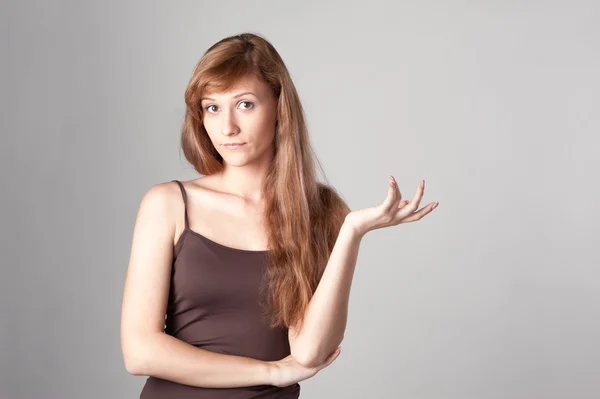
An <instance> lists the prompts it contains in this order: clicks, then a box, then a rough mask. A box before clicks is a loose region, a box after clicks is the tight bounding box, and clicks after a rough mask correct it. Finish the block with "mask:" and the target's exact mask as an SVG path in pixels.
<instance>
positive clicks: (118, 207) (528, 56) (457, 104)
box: [0, 0, 600, 399]
mask: <svg viewBox="0 0 600 399" xmlns="http://www.w3.org/2000/svg"><path fill="white" fill-rule="evenodd" d="M0 14H1V17H0V23H1V26H2V28H1V29H2V32H1V33H2V35H1V39H0V45H1V46H2V47H1V51H0V54H1V56H2V62H1V65H0V68H2V70H1V73H0V79H1V80H0V82H1V86H0V87H1V93H2V96H1V101H2V103H1V104H0V109H2V117H1V118H0V123H1V131H2V141H1V145H0V162H1V164H0V176H1V177H2V186H1V187H2V195H1V196H0V198H1V201H2V202H1V204H2V206H1V220H0V222H1V226H2V229H1V231H0V234H1V236H0V238H1V244H0V245H1V248H0V249H1V250H2V256H1V259H2V278H1V282H0V284H1V286H0V289H1V291H0V296H1V297H0V300H1V301H0V310H1V312H2V313H1V316H2V318H1V330H0V334H1V335H0V338H1V339H0V351H1V353H0V359H1V363H0V367H1V369H0V397H2V398H3V399H4V398H6V399H12V398H19V399H20V398H28V399H29V398H61V399H64V398H90V399H93V398H135V397H138V395H139V392H140V390H141V387H142V385H143V383H144V381H145V377H135V376H132V375H129V374H128V373H127V372H126V370H125V368H124V365H123V360H122V357H121V349H120V343H119V323H120V310H121V299H122V294H123V284H124V278H125V273H126V269H127V263H128V257H129V251H130V248H131V238H132V233H133V226H134V222H135V217H136V212H137V209H138V206H139V203H140V200H141V198H142V195H143V194H144V193H145V192H146V190H148V189H149V188H150V187H151V186H152V185H153V184H156V183H159V182H165V181H169V180H172V179H182V180H186V179H192V178H195V177H198V176H199V175H197V174H196V173H195V172H194V170H193V168H192V167H191V165H189V164H188V163H187V162H186V161H185V158H184V157H183V153H182V152H181V150H180V148H179V137H180V136H179V134H180V133H179V129H180V126H181V122H182V120H183V114H184V101H183V94H184V90H185V88H186V85H187V83H188V79H189V78H190V76H191V73H192V71H193V69H194V66H195V65H196V62H197V61H198V60H199V58H200V57H201V56H202V54H203V53H204V51H206V49H207V48H208V47H209V46H210V45H212V44H213V43H214V42H216V41H218V40H220V39H222V38H224V37H226V36H229V35H233V34H237V33H241V32H245V31H250V32H254V33H259V34H261V35H263V36H264V37H266V38H267V39H268V40H269V41H271V42H272V43H273V45H274V46H275V47H276V48H277V50H278V51H279V52H280V54H281V56H282V57H283V59H284V61H285V63H286V64H287V66H288V68H289V70H290V72H291V74H292V78H293V80H294V82H295V84H296V87H297V89H298V91H299V94H300V97H301V100H302V101H303V105H304V107H305V109H306V115H307V121H308V127H309V131H310V134H311V140H312V143H313V145H314V147H315V149H316V151H317V155H318V157H319V159H320V161H321V163H322V165H323V167H324V169H325V172H326V176H327V178H328V179H329V182H330V183H331V184H332V185H334V186H335V187H336V188H337V189H338V190H339V191H340V193H341V194H342V195H343V197H344V198H345V199H346V200H347V201H348V203H349V205H350V206H351V208H353V209H358V208H362V207H366V206H371V205H376V204H378V203H380V202H381V201H382V200H383V199H384V198H385V195H386V192H387V178H388V175H390V174H393V175H394V176H395V177H396V179H397V181H398V183H399V186H400V189H401V191H402V193H403V194H404V195H405V196H406V197H411V196H412V195H413V193H414V192H415V190H416V188H417V184H418V182H419V181H420V180H421V179H425V181H426V189H425V196H424V199H423V203H424V204H426V203H429V202H431V201H439V202H440V205H439V207H438V208H437V209H436V210H434V211H433V212H432V213H431V214H430V215H429V216H427V217H426V218H424V219H423V220H421V221H419V222H416V223H411V224H402V225H400V226H397V227H392V228H387V229H383V230H376V231H373V232H370V233H368V234H367V235H366V236H365V238H364V240H363V242H362V244H361V249H360V254H359V259H358V264H357V268H356V272H355V276H354V282H353V286H352V293H351V301H350V313H349V321H348V326H347V330H346V336H345V340H344V342H343V343H342V353H341V355H340V357H339V358H338V359H337V360H336V361H335V362H334V363H333V364H332V365H331V366H330V367H329V368H327V369H324V370H323V371H321V372H320V373H319V374H317V376H315V377H314V378H312V379H310V380H307V381H304V382H302V383H301V386H302V394H301V397H302V398H415V399H442V398H444V399H446V398H452V399H453V398H456V399H463V398H465V399H466V398H474V399H475V398H476V399H496V398H498V399H506V398H511V399H512V398H523V399H525V398H527V399H529V398H544V399H550V398H578V399H583V398H598V397H600V386H599V384H598V382H599V379H600V344H599V341H600V282H599V279H600V272H599V271H598V266H599V265H600V261H599V260H600V256H599V254H598V247H599V244H600V242H599V237H600V229H599V224H600V222H599V216H600V212H599V211H598V208H597V206H598V203H599V200H600V190H599V188H598V187H599V186H598V181H599V176H598V173H597V171H598V170H599V169H600V168H599V166H600V161H599V159H600V151H599V149H598V148H599V145H600V140H599V139H598V134H599V133H600V122H599V120H598V114H599V110H600V101H599V100H600V95H599V93H600V78H599V71H600V5H599V4H598V2H596V1H591V0H590V1H566V0H565V1H501V0H496V1H442V0H439V1H413V2H408V1H389V2H383V1H374V0H371V1H368V2H364V1H354V2H352V1H343V2H342V1H319V2H317V1H312V2H309V1H301V2H291V1H221V2H219V1H163V2H155V1H94V2H92V1H74V0H73V1H53V2H50V1H31V0H27V1H23V0H20V1H11V2H8V3H3V5H2V11H1V13H0Z"/></svg>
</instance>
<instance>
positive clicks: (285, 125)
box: [181, 33, 350, 328]
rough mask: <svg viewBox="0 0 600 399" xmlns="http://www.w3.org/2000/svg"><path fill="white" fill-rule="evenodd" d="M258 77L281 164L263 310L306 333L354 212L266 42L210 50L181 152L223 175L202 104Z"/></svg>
mask: <svg viewBox="0 0 600 399" xmlns="http://www.w3.org/2000/svg"><path fill="white" fill-rule="evenodd" d="M251 75H254V76H256V77H258V78H259V79H261V80H262V81H263V82H265V83H266V84H268V85H269V87H270V88H271V89H272V91H273V94H274V95H275V98H276V99H277V121H278V125H277V128H276V132H275V139H274V149H273V151H274V153H273V161H272V164H271V167H270V169H269V172H268V174H267V176H266V178H265V180H264V185H263V187H262V190H263V193H264V198H265V215H264V218H265V219H264V222H265V226H266V229H267V235H268V242H269V251H268V256H267V259H268V263H267V268H266V273H265V275H264V280H263V285H262V286H261V290H262V292H263V294H265V295H263V296H262V297H261V298H262V299H261V303H262V305H263V306H264V309H265V312H264V315H265V316H266V317H267V319H268V322H269V324H270V326H271V327H277V326H283V327H285V328H289V327H290V326H292V325H299V326H301V324H302V321H303V314H304V310H305V309H306V306H307V305H308V303H309V301H310V299H311V298H312V295H313V294H314V292H315V290H316V288H317V285H318V283H319V280H320V279H321V276H322V274H323V271H324V269H325V266H326V264H327V261H328V259H329V255H330V254H331V251H332V249H333V245H334V243H335V241H336V239H337V235H338V233H339V229H340V227H341V225H342V223H343V222H344V218H345V217H346V215H347V214H348V212H349V211H350V209H349V207H348V205H347V204H346V202H345V201H344V200H343V199H342V197H341V196H340V195H339V193H338V192H337V191H336V190H335V189H334V188H332V187H331V186H329V185H328V184H325V183H321V182H318V181H317V176H316V165H318V166H319V169H320V170H321V172H322V174H323V176H325V174H324V173H323V169H322V168H321V165H320V163H319V161H318V159H317V157H316V155H315V153H314V150H313V148H312V147H311V144H310V142H309V136H308V131H307V127H306V123H305V117H304V110H303V107H302V104H301V103H300V99H299V96H298V93H297V91H296V88H295V86H294V83H293V82H292V79H291V77H290V74H289V72H288V69H287V68H286V66H285V64H284V62H283V60H282V59H281V57H280V55H279V54H278V53H277V51H276V50H275V48H274V47H273V45H272V44H271V43H270V42H269V41H267V40H266V39H265V38H264V37H262V36H260V35H258V34H253V33H242V34H239V35H235V36H230V37H226V38H224V39H222V40H220V41H219V42H217V43H215V44H213V45H212V46H211V47H210V48H209V49H208V50H206V52H205V53H204V55H203V56H202V58H201V59H200V60H199V61H198V64H197V65H196V68H195V70H194V72H193V74H192V76H191V78H190V81H189V83H188V86H187V88H186V91H185V103H186V113H185V119H184V122H183V126H182V129H181V146H182V149H183V153H184V155H185V157H186V159H187V160H188V162H190V163H191V164H192V165H193V166H194V169H195V170H196V171H197V172H198V173H200V174H202V175H210V174H214V173H217V172H220V171H221V170H222V169H223V159H222V157H221V156H220V154H219V153H218V152H217V150H216V149H215V148H214V146H213V145H212V142H211V140H210V138H209V136H208V134H207V132H206V130H205V128H204V125H203V123H202V115H203V114H202V112H203V110H202V107H201V105H200V99H201V98H202V95H203V93H206V92H207V91H217V92H219V91H226V90H228V89H229V88H230V87H232V85H233V84H235V83H236V82H237V81H238V80H239V79H240V78H243V77H245V76H251Z"/></svg>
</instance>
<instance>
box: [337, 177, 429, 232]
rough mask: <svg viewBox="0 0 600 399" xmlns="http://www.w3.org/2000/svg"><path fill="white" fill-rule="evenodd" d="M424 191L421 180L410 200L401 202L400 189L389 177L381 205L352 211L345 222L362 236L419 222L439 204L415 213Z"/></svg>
mask: <svg viewBox="0 0 600 399" xmlns="http://www.w3.org/2000/svg"><path fill="white" fill-rule="evenodd" d="M424 191H425V181H424V180H422V181H421V183H420V184H419V187H418V188H417V192H416V193H415V195H414V196H413V198H412V200H410V201H409V200H404V201H402V194H401V193H400V188H399V187H398V184H397V183H396V180H395V179H394V177H393V176H390V184H389V187H388V194H387V197H386V198H385V200H384V201H383V203H381V204H379V205H377V206H371V207H368V208H363V209H358V210H356V211H352V212H350V213H349V214H348V215H347V216H346V221H347V222H348V223H351V225H352V226H353V227H354V229H356V231H357V232H359V233H360V234H363V235H364V234H366V233H367V232H369V231H371V230H375V229H379V228H382V227H389V226H396V225H398V224H400V223H409V222H414V221H417V220H421V219H422V218H423V216H425V215H427V214H428V213H429V212H431V211H432V210H434V209H435V207H437V205H438V204H439V202H432V203H430V204H427V205H426V206H424V207H423V208H421V209H419V210H418V211H417V209H418V208H419V204H420V203H421V199H422V198H423V192H424Z"/></svg>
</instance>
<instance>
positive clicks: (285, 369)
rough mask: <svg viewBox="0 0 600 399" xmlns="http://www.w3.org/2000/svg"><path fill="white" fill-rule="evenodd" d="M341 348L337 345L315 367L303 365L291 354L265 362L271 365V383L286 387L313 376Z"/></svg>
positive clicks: (335, 356) (330, 361)
mask: <svg viewBox="0 0 600 399" xmlns="http://www.w3.org/2000/svg"><path fill="white" fill-rule="evenodd" d="M340 352H341V348H340V347H338V348H337V349H336V350H335V351H334V352H333V353H332V354H331V355H329V356H328V357H327V359H325V361H324V362H323V364H321V365H319V366H316V367H304V366H303V365H301V364H300V363H298V362H297V361H296V359H294V357H293V356H292V355H289V356H288V357H285V358H283V359H281V360H277V361H274V362H267V363H268V364H269V365H270V366H272V367H273V381H272V385H275V386H277V387H286V386H288V385H292V384H295V383H297V382H300V381H303V380H306V379H308V378H311V377H313V376H314V375H315V374H317V373H318V372H319V371H321V370H322V369H324V368H325V367H327V366H329V365H330V364H331V363H333V361H334V360H335V359H337V357H338V356H339V355H340Z"/></svg>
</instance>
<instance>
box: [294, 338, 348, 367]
mask: <svg viewBox="0 0 600 399" xmlns="http://www.w3.org/2000/svg"><path fill="white" fill-rule="evenodd" d="M343 339H344V336H343V335H342V338H341V339H340V340H338V344H337V345H336V346H335V348H334V349H333V350H331V351H329V352H328V351H327V349H321V348H317V347H312V348H309V347H306V346H304V347H302V346H297V345H296V346H295V347H291V355H292V357H293V358H294V360H296V362H297V363H299V364H300V365H301V366H304V367H308V368H312V367H318V366H320V365H322V364H323V363H325V362H326V361H327V359H328V358H329V356H330V355H332V354H333V352H334V351H335V349H337V347H338V346H339V345H341V342H342V341H343Z"/></svg>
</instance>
